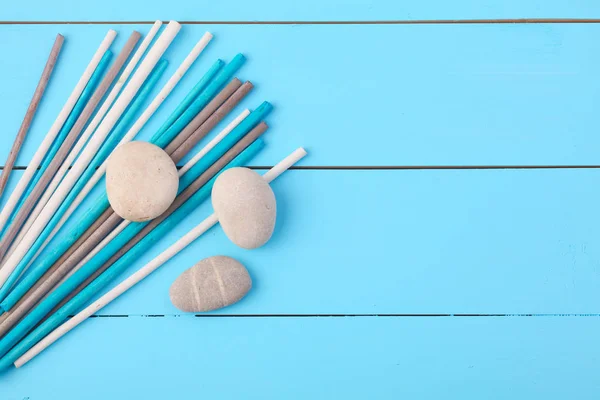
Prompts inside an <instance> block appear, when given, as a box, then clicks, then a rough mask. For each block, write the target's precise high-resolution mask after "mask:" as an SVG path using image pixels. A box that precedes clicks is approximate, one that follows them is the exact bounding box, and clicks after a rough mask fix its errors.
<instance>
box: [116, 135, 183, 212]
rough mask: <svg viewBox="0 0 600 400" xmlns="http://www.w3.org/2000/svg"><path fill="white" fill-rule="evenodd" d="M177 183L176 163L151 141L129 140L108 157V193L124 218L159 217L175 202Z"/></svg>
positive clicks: (117, 210)
mask: <svg viewBox="0 0 600 400" xmlns="http://www.w3.org/2000/svg"><path fill="white" fill-rule="evenodd" d="M178 187H179V176H178V174H177V167H176V166H175V163H174V162H173V160H171V157H169V155H168V154H167V153H166V152H165V151H164V150H163V149H161V148H160V147H158V146H156V145H154V144H152V143H148V142H138V141H135V142H129V143H126V144H124V145H122V146H119V147H118V148H117V149H116V150H115V151H114V152H113V153H112V154H111V156H110V157H109V158H108V163H107V166H106V193H107V195H108V201H109V202H110V206H111V207H112V209H113V210H114V211H115V212H116V213H117V214H118V215H119V216H120V217H121V218H124V219H127V220H129V221H134V222H143V221H149V220H151V219H153V218H156V217H158V216H159V215H161V214H162V213H163V212H165V211H166V210H167V208H169V206H170V205H171V203H173V200H175V196H177V189H178Z"/></svg>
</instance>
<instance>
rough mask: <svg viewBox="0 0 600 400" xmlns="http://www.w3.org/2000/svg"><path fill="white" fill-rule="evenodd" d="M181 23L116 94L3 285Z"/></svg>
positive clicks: (1, 278) (3, 272)
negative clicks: (120, 91) (117, 95)
mask: <svg viewBox="0 0 600 400" xmlns="http://www.w3.org/2000/svg"><path fill="white" fill-rule="evenodd" d="M180 28H181V25H179V23H178V22H176V21H171V22H170V23H169V24H168V25H167V28H166V29H165V30H164V31H163V33H162V34H161V35H160V37H159V38H158V40H157V41H156V43H155V44H154V45H153V46H152V48H151V49H150V51H149V52H148V55H146V57H145V58H144V61H143V62H142V64H141V65H140V66H139V68H138V69H137V71H135V73H134V74H133V76H132V77H131V80H130V81H129V83H128V84H127V85H126V86H125V88H124V89H123V92H122V93H121V94H120V96H119V97H118V98H117V100H116V101H115V103H114V104H113V106H112V107H111V108H110V110H109V111H108V113H107V114H106V116H105V117H104V119H103V120H102V123H101V124H100V126H98V129H97V130H96V133H95V135H94V136H93V137H92V138H91V139H90V141H89V143H88V145H87V146H86V148H85V150H84V151H83V152H82V153H81V154H80V155H79V157H78V158H77V161H76V162H75V164H74V165H73V167H72V168H71V169H70V170H69V172H68V173H67V176H65V178H64V179H63V181H62V182H61V184H60V186H59V187H58V188H57V189H56V191H55V192H54V194H53V195H52V197H51V198H50V200H49V201H48V203H47V204H46V205H45V206H44V208H43V210H42V212H41V213H40V215H39V216H38V218H37V219H36V220H35V222H34V223H33V225H32V226H31V228H30V229H29V232H27V234H26V235H25V237H23V240H22V241H21V243H20V244H19V247H18V248H17V249H16V250H15V252H14V253H13V254H12V255H11V257H10V259H9V260H7V261H6V263H5V264H4V265H3V266H2V269H0V285H3V284H4V283H5V282H6V280H7V279H8V277H9V275H10V274H11V273H12V271H13V270H14V269H15V267H16V266H17V264H18V262H19V261H20V260H21V258H22V257H23V256H24V255H25V253H27V250H28V249H29V247H30V246H31V244H33V242H35V240H36V239H37V237H38V235H39V234H40V232H41V231H42V230H43V229H44V228H45V227H46V224H47V223H48V221H49V220H50V219H51V218H52V216H53V215H54V213H55V212H56V210H57V209H58V207H60V205H61V203H62V201H63V200H64V198H65V197H66V196H67V195H68V194H69V191H70V190H71V188H72V187H73V185H75V183H76V182H77V179H79V177H80V176H81V174H82V173H83V171H85V169H86V167H87V166H88V164H89V162H90V161H91V160H92V158H93V157H94V155H95V154H96V152H97V150H98V148H100V146H101V145H102V143H103V142H104V139H105V138H106V136H107V135H108V134H109V133H110V131H111V130H112V128H113V127H114V125H115V124H116V123H117V121H118V120H119V117H121V114H123V112H124V111H125V109H126V108H127V106H128V105H129V103H130V102H131V100H132V99H133V97H134V96H135V95H136V93H137V92H138V90H139V88H140V87H141V86H142V84H143V83H144V81H145V80H146V78H147V77H148V75H149V74H150V72H151V71H152V69H153V68H154V66H155V65H156V63H157V62H158V60H159V59H160V57H161V56H162V55H163V53H164V52H165V50H166V49H167V47H169V45H170V44H171V42H172V41H173V39H174V38H175V35H177V33H178V32H179V29H180Z"/></svg>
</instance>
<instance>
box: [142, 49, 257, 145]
mask: <svg viewBox="0 0 600 400" xmlns="http://www.w3.org/2000/svg"><path fill="white" fill-rule="evenodd" d="M244 62H246V57H244V55H243V54H237V55H236V56H235V57H233V60H231V62H230V63H229V64H227V65H226V66H225V68H223V70H222V71H221V72H219V74H218V75H217V76H216V77H215V79H214V80H213V81H212V82H211V83H210V84H209V85H208V86H207V87H206V90H204V91H203V92H202V93H201V94H200V96H198V98H197V99H196V100H194V102H193V103H192V104H190V106H189V107H188V108H187V109H186V110H185V112H184V113H183V114H182V115H181V116H180V117H179V118H178V119H177V120H176V121H175V122H174V123H173V125H171V127H170V128H169V129H167V131H166V132H164V133H162V134H157V135H154V136H153V137H152V139H153V140H152V142H153V143H154V144H156V145H157V146H159V147H165V146H166V145H168V144H169V143H170V142H171V141H172V140H173V139H174V138H175V136H177V134H178V133H179V132H181V131H182V130H183V128H185V126H186V125H187V124H189V123H190V121H191V120H192V119H194V117H195V116H196V114H198V113H199V112H200V111H201V110H202V109H203V108H204V107H205V106H206V105H207V104H208V103H209V102H210V101H211V100H212V98H213V97H215V96H216V95H217V93H219V90H221V88H222V87H223V86H225V84H226V83H227V81H229V79H231V78H232V77H233V75H234V74H235V73H236V72H237V70H239V69H240V68H241V66H242V65H243V64H244Z"/></svg>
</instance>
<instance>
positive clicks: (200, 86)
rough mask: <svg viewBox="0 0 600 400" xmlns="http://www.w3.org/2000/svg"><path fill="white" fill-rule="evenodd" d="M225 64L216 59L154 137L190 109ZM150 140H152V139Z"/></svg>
mask: <svg viewBox="0 0 600 400" xmlns="http://www.w3.org/2000/svg"><path fill="white" fill-rule="evenodd" d="M223 65H225V63H224V62H223V60H219V59H217V61H215V63H214V64H213V65H212V66H211V67H210V68H209V69H208V71H207V72H206V74H204V76H202V78H200V80H199V81H198V83H196V85H194V87H193V88H192V90H190V92H189V93H188V94H187V95H186V96H185V98H184V99H183V100H182V102H181V103H179V105H178V106H177V108H175V111H173V112H172V113H171V115H169V117H168V118H167V119H166V120H165V122H164V123H163V124H162V125H161V126H160V128H158V131H156V133H155V134H154V136H153V137H160V136H161V135H162V134H163V133H165V132H166V131H167V129H169V128H170V127H171V125H173V122H175V121H176V120H177V118H179V117H180V116H181V114H183V113H184V112H185V110H187V109H188V107H189V106H190V104H192V103H193V102H194V100H196V99H197V98H198V96H199V95H200V93H201V92H202V91H203V90H204V89H205V88H206V87H207V86H208V84H209V83H210V82H212V80H213V79H214V78H215V76H216V75H217V73H218V72H219V70H220V69H221V68H223ZM150 141H151V142H152V139H151V140H150Z"/></svg>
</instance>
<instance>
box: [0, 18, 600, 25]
mask: <svg viewBox="0 0 600 400" xmlns="http://www.w3.org/2000/svg"><path fill="white" fill-rule="evenodd" d="M154 22H155V21H0V25H114V24H118V25H152V24H153V23H154ZM167 22H168V21H164V23H167ZM179 23H180V24H182V25H434V24H439V25H448V24H597V23H600V18H502V19H431V20H427V19H416V20H373V21H368V20H367V21H179Z"/></svg>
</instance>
